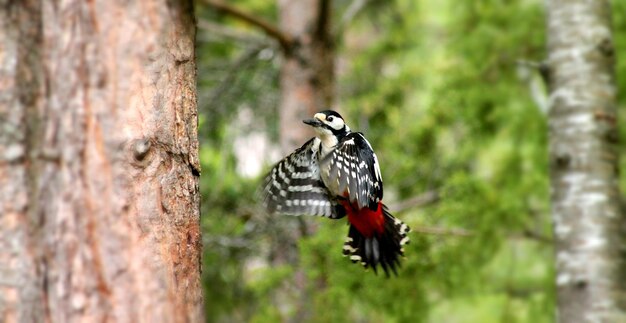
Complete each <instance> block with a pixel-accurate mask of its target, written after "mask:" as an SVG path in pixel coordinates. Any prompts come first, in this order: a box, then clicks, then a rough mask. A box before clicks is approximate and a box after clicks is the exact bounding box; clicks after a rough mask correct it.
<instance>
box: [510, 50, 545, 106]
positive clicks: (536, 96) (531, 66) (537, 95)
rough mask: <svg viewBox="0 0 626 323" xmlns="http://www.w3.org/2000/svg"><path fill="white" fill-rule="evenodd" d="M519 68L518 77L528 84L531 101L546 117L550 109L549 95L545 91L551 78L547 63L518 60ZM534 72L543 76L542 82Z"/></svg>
mask: <svg viewBox="0 0 626 323" xmlns="http://www.w3.org/2000/svg"><path fill="white" fill-rule="evenodd" d="M517 66H518V70H517V72H518V73H517V75H518V77H519V78H520V80H521V81H523V82H525V83H526V84H527V86H528V89H529V91H530V96H531V99H532V100H533V101H534V102H535V104H536V105H537V107H538V108H539V110H540V111H541V112H542V113H543V114H544V115H545V114H547V113H548V109H549V108H550V106H549V102H548V95H547V94H546V90H545V88H546V87H547V85H548V78H549V69H548V66H547V64H546V63H545V62H533V61H527V60H518V61H517ZM534 72H537V73H538V75H540V76H541V81H540V80H539V78H538V77H534V75H535V74H534ZM542 83H543V84H542Z"/></svg>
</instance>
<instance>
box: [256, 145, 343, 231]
mask: <svg viewBox="0 0 626 323" xmlns="http://www.w3.org/2000/svg"><path fill="white" fill-rule="evenodd" d="M319 144H320V142H319V139H316V138H313V139H311V140H309V141H307V142H306V143H305V144H304V145H303V146H302V147H300V148H298V149H297V150H296V151H295V152H293V153H292V154H291V155H289V156H287V157H285V158H284V159H283V160H281V161H280V162H278V164H276V166H274V168H272V170H271V171H270V172H269V174H268V175H267V176H266V177H265V179H264V181H263V185H262V187H261V201H262V202H263V205H264V206H265V208H266V209H267V211H268V212H269V213H275V214H287V215H319V216H325V217H329V218H333V219H338V218H341V217H343V216H345V211H343V209H342V208H340V207H339V206H340V205H339V204H338V203H337V201H336V200H335V199H334V197H331V196H330V194H329V192H328V190H327V189H326V187H325V186H324V183H323V182H322V180H321V178H320V172H319V163H318V149H319Z"/></svg>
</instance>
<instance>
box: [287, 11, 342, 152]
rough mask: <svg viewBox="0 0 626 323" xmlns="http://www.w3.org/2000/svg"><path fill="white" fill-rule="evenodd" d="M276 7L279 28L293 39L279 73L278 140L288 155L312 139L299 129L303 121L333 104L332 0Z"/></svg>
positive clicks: (307, 131) (310, 133) (306, 132)
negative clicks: (293, 41) (277, 9)
mask: <svg viewBox="0 0 626 323" xmlns="http://www.w3.org/2000/svg"><path fill="white" fill-rule="evenodd" d="M278 5H279V17H280V27H281V29H282V30H283V31H284V32H286V33H289V34H290V35H291V38H292V39H294V40H295V43H294V45H293V46H292V47H291V48H290V49H289V50H288V52H287V53H285V57H284V60H283V64H282V66H281V71H280V90H281V100H280V138H281V139H280V140H281V148H282V150H283V151H284V152H285V153H290V152H292V151H293V150H294V149H295V148H297V147H300V146H301V145H302V144H303V143H304V142H306V141H307V140H308V139H310V138H311V137H312V136H313V132H312V131H310V130H308V129H307V128H302V127H300V125H301V124H302V120H303V119H306V118H311V116H313V114H314V113H316V112H319V111H321V110H324V109H327V108H330V107H331V106H330V105H331V104H332V103H333V98H334V94H335V93H334V91H335V83H334V73H335V71H334V66H335V65H334V55H335V52H334V44H333V38H332V36H331V28H330V27H331V21H330V17H331V12H330V10H331V1H330V0H279V1H278ZM303 129H307V130H305V131H303Z"/></svg>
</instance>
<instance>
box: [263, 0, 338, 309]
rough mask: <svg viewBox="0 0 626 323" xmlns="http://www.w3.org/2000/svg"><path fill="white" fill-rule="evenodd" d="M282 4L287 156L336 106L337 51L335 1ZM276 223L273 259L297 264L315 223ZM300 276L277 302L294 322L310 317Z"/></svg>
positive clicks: (299, 272)
mask: <svg viewBox="0 0 626 323" xmlns="http://www.w3.org/2000/svg"><path fill="white" fill-rule="evenodd" d="M278 7H279V19H280V29H281V30H283V32H285V33H287V34H289V36H290V37H289V38H290V39H293V44H292V46H291V47H289V48H288V49H287V50H286V51H285V53H284V56H283V63H282V65H281V70H280V95H281V98H280V107H279V115H280V145H281V149H282V151H283V153H284V154H285V155H286V154H289V153H291V152H293V151H294V150H295V149H296V148H298V147H300V146H301V145H302V144H304V143H305V142H306V141H307V140H309V139H310V138H311V137H313V136H314V133H313V131H312V129H310V127H308V126H306V125H304V124H303V123H302V120H304V119H308V118H311V117H312V116H313V114H315V113H316V112H319V111H321V110H325V109H328V108H331V104H332V102H333V98H334V91H335V83H334V73H335V71H334V55H335V52H334V44H333V37H332V35H331V21H330V18H331V1H330V0H279V1H278ZM275 224H276V225H275V227H276V229H277V230H278V233H277V235H276V237H275V239H274V241H273V243H272V246H271V248H272V250H271V258H272V259H271V261H272V263H273V264H284V263H290V264H295V263H297V259H298V258H299V257H298V247H297V241H298V240H299V239H300V238H301V237H302V236H304V235H307V234H309V233H310V232H311V231H314V230H315V228H314V227H313V226H312V225H311V223H310V220H309V219H305V218H302V217H299V218H298V219H297V221H294V220H293V219H285V220H284V221H280V222H275ZM294 278H295V281H294V282H293V283H294V285H293V286H285V287H286V288H284V289H282V290H280V291H279V292H278V293H277V295H276V299H275V300H274V303H275V304H276V305H277V306H279V308H280V309H281V312H282V313H283V318H285V317H289V319H288V321H289V322H302V321H306V320H310V318H311V314H312V313H310V311H309V310H308V308H309V307H310V302H311V296H310V293H311V291H310V289H308V287H307V285H308V279H307V277H306V275H305V273H304V271H303V270H302V269H297V270H296V273H295V277H294ZM291 287H295V288H291ZM285 305H288V306H285ZM289 305H293V306H295V309H294V308H290V306H289Z"/></svg>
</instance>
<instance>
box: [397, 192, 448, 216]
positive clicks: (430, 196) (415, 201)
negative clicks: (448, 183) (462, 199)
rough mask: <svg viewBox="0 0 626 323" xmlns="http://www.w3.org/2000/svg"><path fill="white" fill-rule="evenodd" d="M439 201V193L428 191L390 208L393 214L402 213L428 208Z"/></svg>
mask: <svg viewBox="0 0 626 323" xmlns="http://www.w3.org/2000/svg"><path fill="white" fill-rule="evenodd" d="M438 201H439V193H438V192H437V191H428V192H424V193H422V194H420V195H417V196H414V197H411V198H409V199H406V200H403V201H399V202H396V203H394V204H392V205H390V206H389V210H391V212H394V213H395V212H402V211H405V210H407V209H411V208H414V207H420V206H426V205H429V204H433V203H436V202H438Z"/></svg>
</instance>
